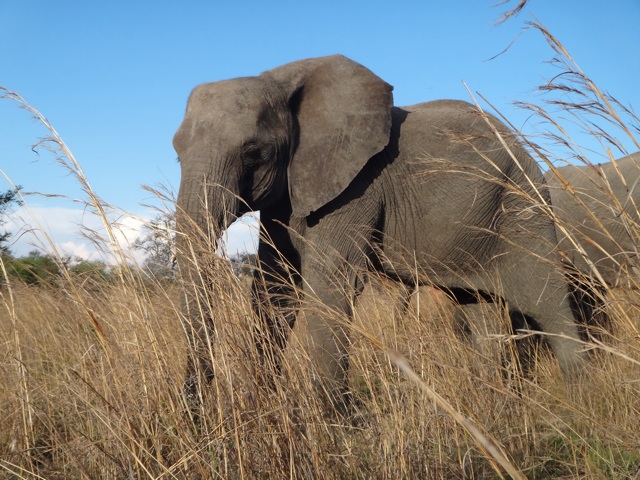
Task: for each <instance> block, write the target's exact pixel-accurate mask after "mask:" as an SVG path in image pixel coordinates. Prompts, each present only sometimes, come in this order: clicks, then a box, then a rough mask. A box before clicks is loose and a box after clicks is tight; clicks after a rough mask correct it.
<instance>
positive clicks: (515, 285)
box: [500, 254, 586, 377]
mask: <svg viewBox="0 0 640 480" xmlns="http://www.w3.org/2000/svg"><path fill="white" fill-rule="evenodd" d="M509 257H511V258H509ZM502 260H503V262H505V263H503V265H502V269H501V270H500V271H501V272H503V274H502V276H501V284H502V287H501V290H502V295H503V297H504V299H505V300H506V301H507V302H509V307H510V309H512V310H517V311H519V312H521V313H522V314H524V315H526V316H528V317H531V318H532V319H533V320H534V321H535V322H536V323H537V324H538V325H539V326H540V330H541V331H542V333H543V334H547V335H546V339H547V341H548V342H549V344H550V345H551V348H552V350H553V352H554V354H555V356H556V358H557V360H558V363H559V364H560V368H561V369H562V371H563V373H564V374H565V376H567V377H573V376H576V375H578V374H579V373H580V372H581V371H583V369H584V365H585V361H586V353H585V352H584V351H583V346H582V344H581V342H580V335H579V332H578V325H577V324H576V321H575V317H574V313H573V311H572V308H571V304H570V301H569V298H568V294H569V289H568V285H567V282H566V279H565V278H564V275H563V273H562V272H561V270H560V268H557V267H555V266H554V265H552V264H551V263H550V262H549V261H547V260H545V259H544V258H541V257H534V256H533V255H515V254H512V255H506V256H505V257H503V259H502ZM505 266H506V268H505ZM511 316H512V319H513V313H512V314H511Z"/></svg>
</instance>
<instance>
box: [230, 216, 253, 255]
mask: <svg viewBox="0 0 640 480" xmlns="http://www.w3.org/2000/svg"><path fill="white" fill-rule="evenodd" d="M259 223H260V215H259V214H258V213H256V212H254V213H249V214H247V215H244V216H243V217H241V218H239V219H238V220H236V221H235V222H234V223H233V224H232V225H231V226H230V227H229V228H228V230H227V231H226V232H225V234H224V235H223V237H222V240H223V244H224V247H225V249H226V251H227V254H228V255H235V254H236V253H238V252H255V251H256V250H257V249H258V232H259V228H260V225H259Z"/></svg>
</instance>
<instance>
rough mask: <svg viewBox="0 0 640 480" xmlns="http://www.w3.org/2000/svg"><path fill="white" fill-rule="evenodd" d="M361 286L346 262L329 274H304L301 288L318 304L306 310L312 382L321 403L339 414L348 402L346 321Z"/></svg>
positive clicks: (350, 404)
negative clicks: (303, 287)
mask: <svg viewBox="0 0 640 480" xmlns="http://www.w3.org/2000/svg"><path fill="white" fill-rule="evenodd" d="M323 270H324V269H323ZM362 286H363V284H362V282H361V279H360V278H359V276H358V275H357V273H356V270H355V269H354V268H352V267H351V266H349V265H348V264H347V263H346V262H343V263H342V264H341V265H340V266H339V267H336V268H333V269H332V274H328V275H327V274H324V273H321V272H318V273H314V274H311V275H308V276H306V277H305V291H306V292H309V297H311V298H313V299H314V300H315V301H317V302H318V304H319V305H318V307H317V308H316V306H313V307H312V308H310V309H309V312H308V314H307V322H308V347H309V354H310V357H311V362H312V367H313V373H314V384H315V386H316V389H317V390H318V393H319V395H320V397H321V398H322V399H323V401H324V402H325V404H326V405H327V406H328V407H329V408H330V409H332V410H333V411H337V412H338V413H341V414H348V413H349V410H350V408H351V406H352V402H351V395H350V392H349V388H348V370H349V345H350V340H349V334H348V325H347V322H348V321H350V320H351V318H352V316H353V302H354V300H355V297H356V296H357V295H358V293H359V292H360V291H361V290H362Z"/></svg>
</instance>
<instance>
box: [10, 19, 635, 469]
mask: <svg viewBox="0 0 640 480" xmlns="http://www.w3.org/2000/svg"><path fill="white" fill-rule="evenodd" d="M537 28H539V27H537ZM540 30H541V32H542V33H543V34H544V35H546V36H547V38H548V40H549V42H550V45H551V46H552V47H553V48H554V49H555V54H556V55H557V57H556V61H557V62H559V63H558V66H559V68H560V69H561V70H560V72H559V73H560V74H559V75H558V76H557V77H556V79H555V80H554V82H552V83H550V84H547V85H545V86H544V90H545V92H546V93H545V95H546V97H543V100H542V103H543V104H541V105H523V108H529V109H531V110H532V112H533V113H534V114H535V115H537V116H538V118H540V119H541V121H544V122H546V125H547V130H546V131H547V132H549V134H550V135H551V136H552V137H553V141H554V142H555V143H556V145H557V146H558V149H557V150H556V152H557V153H555V154H553V155H552V154H551V153H550V152H551V150H550V149H549V148H548V147H544V146H542V145H541V144H539V143H538V144H537V143H535V142H533V141H532V140H531V139H530V138H528V139H523V141H524V142H525V143H526V144H527V146H528V148H529V149H530V151H531V152H532V153H533V154H534V155H535V156H536V157H537V158H538V159H539V160H540V162H541V163H542V164H545V163H546V164H548V165H552V164H554V163H557V161H558V160H567V159H571V160H572V161H573V162H582V163H585V164H589V160H588V158H587V156H586V155H584V153H583V152H582V151H581V150H580V149H579V148H578V147H576V146H575V145H574V144H573V142H571V140H570V139H567V138H566V137H563V133H562V132H563V131H564V129H563V128H562V123H561V122H562V121H564V120H562V121H561V120H559V118H561V117H562V118H563V119H566V118H570V119H571V120H570V121H572V122H579V124H580V125H582V126H583V127H584V128H588V129H591V130H592V131H593V132H594V136H597V138H599V139H600V141H601V144H602V146H603V151H605V152H608V155H610V156H611V158H615V157H616V155H615V152H618V149H619V148H620V146H621V144H620V142H619V141H618V138H620V136H621V135H624V136H627V138H631V139H632V141H633V142H634V143H635V145H636V146H638V148H639V149H640V145H639V144H638V142H637V141H636V140H635V138H637V134H638V132H639V129H638V119H637V117H635V116H634V115H633V114H632V112H630V111H629V110H627V109H626V108H625V107H624V106H622V105H620V104H618V103H617V102H616V101H615V99H613V98H612V97H610V96H608V95H605V94H603V93H602V92H601V91H600V90H599V89H598V88H597V87H596V86H595V85H594V84H593V83H592V82H591V81H590V80H589V79H588V78H587V77H586V76H584V75H583V74H582V72H580V71H579V70H578V69H577V67H575V65H573V63H572V62H571V60H570V58H569V57H567V55H566V54H565V52H564V51H563V49H562V47H561V46H560V45H559V43H558V42H556V40H555V39H554V38H553V37H552V36H551V35H550V34H549V33H548V32H546V31H544V30H543V29H540ZM554 93H555V94H558V95H554ZM6 94H7V92H5V96H7V95H6ZM11 98H13V99H14V100H18V101H21V99H20V98H19V97H17V96H14V97H11ZM559 98H560V99H561V100H559ZM31 110H32V112H33V113H34V114H35V115H36V116H37V117H39V118H40V119H41V120H42V121H43V122H45V125H48V124H47V123H46V120H44V119H43V118H42V117H40V116H39V115H38V114H37V112H36V111H35V110H33V109H31ZM558 112H561V113H562V114H561V115H559V114H558ZM594 118H595V119H596V120H597V121H595V120H593V119H594ZM603 123H604V124H606V126H607V130H606V132H607V133H605V130H603V129H602V128H601V126H602V124H603ZM52 133H53V134H54V137H53V142H54V144H55V147H56V148H57V149H58V150H59V151H60V152H61V153H62V154H63V158H64V159H63V161H64V162H65V166H66V167H67V168H69V169H70V170H71V171H72V172H73V174H74V175H76V178H77V179H78V181H79V182H80V183H81V184H82V185H83V188H84V189H85V191H86V192H88V199H87V204H88V208H91V209H93V210H94V211H96V212H98V213H100V212H101V211H103V205H104V204H103V202H102V201H101V200H100V198H99V197H98V196H97V195H96V194H95V193H94V192H93V190H91V188H90V186H89V183H88V180H87V179H86V177H85V176H84V174H83V173H82V169H81V168H80V166H79V164H78V162H76V160H75V159H74V157H73V155H72V153H71V152H70V151H69V150H68V149H67V148H66V146H65V144H64V143H63V142H62V140H61V139H60V138H59V137H57V136H55V131H53V130H52ZM545 140H548V139H545ZM104 218H105V222H106V217H104ZM627 220H628V222H627V224H628V225H629V228H630V229H632V230H633V231H634V232H636V233H637V231H638V230H637V228H638V225H637V224H636V223H635V221H634V220H633V219H632V218H629V219H627ZM162 222H163V220H162V219H160V218H158V219H155V220H154V221H152V222H150V225H149V228H150V230H149V232H148V233H149V234H154V235H155V234H156V233H157V232H159V231H160V232H164V233H162V234H161V235H166V234H172V233H173V232H172V231H171V228H172V227H171V226H170V225H169V226H167V225H164V224H163V223H162ZM159 227H162V228H159ZM107 231H108V229H107ZM154 232H155V233H154ZM146 238H147V239H148V238H149V236H147V237H146ZM162 239H166V236H165V237H162ZM162 239H161V241H160V243H161V244H162V241H163V240H162ZM94 240H95V242H97V243H100V242H102V243H103V244H104V245H105V250H107V249H108V248H107V247H109V248H111V243H112V241H111V240H110V237H109V235H107V238H105V239H102V238H95V239H94ZM152 243H153V242H151V243H145V241H144V239H143V240H141V243H140V244H139V247H140V248H142V249H144V251H145V252H147V254H148V255H149V256H153V255H156V257H154V259H153V261H151V262H149V263H148V264H145V265H143V266H142V267H136V266H127V267H119V268H107V266H106V265H104V264H100V263H96V262H86V261H81V262H70V261H65V259H60V258H56V257H55V255H54V256H52V255H50V254H44V253H38V252H34V253H32V254H30V255H29V256H28V257H26V258H23V259H14V258H11V257H10V256H9V255H4V256H2V257H1V273H2V277H3V282H2V287H1V289H0V327H1V328H0V344H1V345H2V348H0V472H1V473H0V476H2V477H3V478H11V479H22V478H24V479H40V478H47V479H67V478H86V479H95V478H104V479H108V478H113V479H122V478H154V479H155V478H157V479H160V478H163V479H164V478H167V479H194V478H203V479H205V478H207V479H208V478H225V479H226V478H274V479H276V478H300V479H302V478H304V479H307V478H362V479H365V478H380V479H383V478H384V479H397V478H532V479H535V478H639V477H640V294H639V293H638V290H637V288H638V284H637V280H635V279H633V278H631V279H630V280H629V282H628V285H626V286H625V287H618V288H611V289H609V288H607V289H605V292H604V297H605V300H606V301H605V303H604V307H603V308H604V309H605V310H606V313H607V314H608V315H609V318H610V321H609V323H608V324H607V325H606V329H603V330H601V331H599V332H598V333H599V335H598V336H597V337H595V338H592V340H590V341H589V342H587V343H585V348H588V349H590V351H591V360H590V367H589V370H588V372H587V373H586V375H585V378H583V379H581V381H580V382H578V383H576V384H567V383H566V382H565V381H564V379H563V376H562V375H561V373H560V371H559V368H558V366H557V364H556V362H555V359H554V358H553V356H552V355H551V354H550V353H549V352H548V351H547V350H546V349H545V348H544V345H542V346H541V347H539V348H536V350H535V352H533V355H534V361H533V362H532V363H531V362H530V363H528V368H527V371H523V368H522V367H521V362H520V360H521V358H523V357H522V355H521V352H520V351H519V349H518V340H521V339H522V338H523V337H528V336H529V335H528V334H526V333H521V334H518V335H514V334H513V333H512V332H511V330H510V328H509V327H510V325H509V323H510V322H509V320H508V318H506V315H505V313H504V312H503V311H501V310H500V308H498V307H496V306H494V305H492V304H481V305H479V306H478V307H477V308H476V312H475V313H477V315H474V319H476V320H477V319H482V321H474V322H471V329H472V331H473V340H472V341H469V339H468V338H465V337H464V336H461V335H459V334H458V332H457V328H458V327H457V325H456V323H455V321H454V313H453V306H452V305H450V304H449V303H448V302H447V301H445V300H443V298H442V297H441V296H440V295H438V294H437V293H435V292H434V291H432V290H429V289H422V290H419V291H418V293H417V294H415V295H413V298H412V301H411V304H410V306H409V308H408V309H407V310H406V311H404V310H402V309H400V308H398V306H399V302H398V289H397V287H396V286H394V285H393V284H390V283H389V282H388V281H386V280H383V279H377V278H372V279H371V280H372V281H371V284H370V286H369V287H367V289H366V290H365V292H364V293H363V295H362V297H361V299H360V300H359V302H358V304H357V307H356V310H355V312H356V313H355V319H354V321H353V324H352V328H351V332H352V334H351V340H352V346H351V350H352V356H351V359H352V360H351V361H352V363H351V379H350V383H351V386H352V388H353V393H354V397H355V401H356V409H357V412H358V419H359V421H357V422H354V421H353V419H340V418H334V417H330V416H327V415H326V414H325V412H324V411H323V406H322V405H321V404H320V403H319V401H318V399H317V397H316V395H315V394H314V389H313V385H312V383H311V375H310V372H309V371H308V368H309V365H308V362H307V361H306V354H305V341H304V330H305V325H304V315H301V318H300V319H299V322H298V324H297V325H296V327H295V329H294V330H293V332H292V334H291V335H292V337H291V341H290V343H289V345H288V347H287V349H286V351H285V355H284V358H285V360H284V364H283V371H282V375H281V376H280V377H278V378H276V379H275V380H274V382H273V385H268V384H266V385H265V382H264V381H263V377H262V376H261V375H260V370H259V368H258V367H257V366H258V361H257V358H258V354H257V352H256V349H255V342H254V334H255V331H256V328H255V327H256V324H255V319H254V316H253V314H252V310H251V306H250V304H249V300H248V295H247V293H248V289H247V282H246V281H245V280H244V278H243V275H238V272H240V273H249V270H250V269H251V268H253V262H254V259H252V258H250V257H247V258H245V259H242V260H241V263H242V264H243V265H249V267H237V266H236V267H235V270H236V271H234V266H233V265H232V264H231V263H230V262H228V261H226V260H223V259H220V258H219V257H217V256H216V255H215V254H213V250H214V249H213V248H212V246H209V247H210V248H209V249H208V250H210V251H211V255H209V256H206V258H205V257H204V256H202V257H199V258H198V259H197V260H198V262H199V268H201V269H213V270H214V272H215V275H214V276H213V278H215V282H214V284H212V285H207V289H208V293H207V300H208V301H207V302H203V303H202V305H203V307H202V308H210V309H211V314H212V317H213V318H214V319H215V335H216V339H215V351H214V352H212V355H213V358H214V362H215V366H216V378H215V380H214V382H213V384H212V385H211V386H210V387H208V388H206V389H205V391H204V392H203V404H202V405H201V406H200V407H199V410H198V412H195V413H197V417H198V418H197V421H196V418H195V417H194V415H193V412H191V411H190V409H189V406H188V405H186V403H185V399H184V398H183V395H182V381H183V375H184V369H185V364H186V359H187V357H188V355H189V352H188V349H187V343H186V340H185V335H184V331H183V327H182V323H181V319H182V315H183V313H182V309H181V291H182V290H181V289H182V288H183V287H186V288H189V287H193V285H192V286H190V285H180V284H179V282H178V281H176V280H175V279H174V278H173V276H172V275H165V274H167V272H168V271H171V255H168V256H167V251H165V250H163V249H162V248H156V247H157V246H158V245H157V244H156V245H153V244H152ZM198 250H199V251H201V250H202V249H198ZM121 258H122V259H123V262H122V263H124V264H126V260H127V255H126V253H124V252H122V253H121ZM167 262H169V263H167ZM159 265H160V266H159ZM167 268H168V270H167ZM154 272H155V273H156V274H153V273H154ZM88 278H90V279H91V281H87V279H88ZM476 317H477V318H476ZM337 321H340V320H339V319H337ZM529 353H531V352H529ZM267 383H269V382H267Z"/></svg>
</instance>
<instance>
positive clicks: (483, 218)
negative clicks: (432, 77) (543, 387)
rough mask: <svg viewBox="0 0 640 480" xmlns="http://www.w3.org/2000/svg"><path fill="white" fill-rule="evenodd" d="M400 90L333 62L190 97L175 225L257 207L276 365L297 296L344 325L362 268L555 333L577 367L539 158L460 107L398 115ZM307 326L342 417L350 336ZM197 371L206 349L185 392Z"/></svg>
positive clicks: (260, 290) (260, 305)
mask: <svg viewBox="0 0 640 480" xmlns="http://www.w3.org/2000/svg"><path fill="white" fill-rule="evenodd" d="M391 90H392V87H390V86H389V85H388V84H386V83H385V82H383V81H382V80H381V79H379V78H378V77H377V76H375V75H374V74H373V73H372V72H370V71H369V70H367V69H366V68H364V67H362V66H361V65H358V64H357V63H355V62H353V61H351V60H349V59H346V58H345V57H342V56H339V55H336V56H331V57H322V58H317V59H308V60H301V61H299V62H294V63H291V64H287V65H284V66H282V67H278V68H276V69H274V70H270V71H268V72H265V73H263V74H262V75H260V76H259V77H247V78H242V79H235V80H228V81H223V82H216V83H211V84H204V85H202V86H200V87H197V88H196V89H195V90H194V92H193V93H192V95H191V97H190V100H189V103H188V106H187V112H186V115H185V119H184V121H183V123H182V125H181V127H180V129H179V130H178V132H177V133H176V136H175V138H174V145H175V148H176V151H177V152H178V154H179V158H180V162H181V168H182V178H181V184H180V192H179V195H178V209H179V212H178V224H179V227H180V225H182V226H183V227H185V226H186V224H187V223H190V222H193V223H195V224H197V225H199V226H200V228H201V229H203V230H207V229H209V228H212V227H211V226H210V225H211V224H210V223H207V221H206V220H205V218H206V216H207V214H208V215H210V216H211V218H213V228H214V229H217V230H218V231H217V232H215V234H216V235H219V233H220V231H221V230H222V229H224V228H226V227H227V226H228V224H229V223H230V221H232V220H233V219H234V218H235V217H236V216H238V215H240V214H242V213H243V212H245V211H248V210H260V212H261V215H260V218H261V232H260V243H259V246H258V259H259V262H260V267H261V268H258V269H256V274H255V278H254V286H253V297H254V305H255V307H256V312H257V313H258V315H260V316H261V318H262V319H263V320H264V329H263V332H262V334H261V335H259V336H260V337H261V339H260V340H259V341H258V347H259V349H260V351H261V353H262V355H263V356H264V357H267V356H268V357H271V358H272V359H275V360H274V361H275V363H276V364H277V357H278V355H279V351H280V350H281V349H282V348H283V346H284V344H285V342H286V338H287V330H288V329H289V328H290V327H291V326H293V323H294V321H295V309H296V300H295V293H294V291H295V290H296V289H300V288H301V289H302V290H303V291H304V294H305V296H307V297H309V298H313V299H316V300H317V301H319V302H320V303H321V304H322V305H324V306H325V307H328V308H329V309H330V310H331V311H333V312H337V313H340V314H343V315H344V316H345V317H347V318H348V317H349V316H350V315H351V314H352V312H351V308H352V307H351V306H352V304H353V299H354V297H355V296H356V295H357V294H358V293H359V291H360V290H361V288H362V285H363V281H364V280H365V278H366V275H365V272H366V271H367V270H376V271H378V272H382V273H383V274H385V275H386V276H388V277H390V278H393V279H395V280H398V281H401V282H403V283H406V284H409V285H416V284H424V285H434V286H437V287H439V288H441V289H443V290H446V291H447V292H449V293H450V294H451V295H453V296H460V297H461V298H462V299H463V301H464V302H466V301H469V298H471V297H473V295H474V294H473V292H479V295H482V296H484V297H487V296H488V297H491V298H495V299H500V300H502V301H506V302H508V304H509V307H510V308H511V309H512V310H514V311H518V312H521V313H522V314H524V315H526V316H527V317H529V318H532V319H534V320H535V322H536V323H537V325H538V326H539V327H540V328H541V330H543V331H544V332H547V333H549V334H552V335H551V336H550V337H549V340H550V343H551V346H552V348H553V350H554V352H555V354H556V356H557V358H558V360H559V363H560V366H561V367H562V369H563V370H564V372H565V373H568V374H570V373H572V372H574V371H576V370H579V369H580V366H581V365H582V363H583V358H584V354H583V353H581V351H580V346H579V344H578V342H577V341H576V340H577V339H578V333H577V327H576V325H575V322H574V317H573V313H572V310H571V306H570V304H569V301H568V300H567V291H568V290H567V284H566V281H565V279H564V277H563V274H562V272H561V270H560V268H559V265H560V258H559V256H558V254H557V253H556V252H555V250H554V247H555V245H556V233H555V228H554V224H553V222H552V220H551V218H550V216H549V215H548V214H547V212H546V211H545V208H546V204H548V202H549V197H548V192H547V190H546V188H545V187H544V181H543V178H542V173H541V172H540V169H539V167H538V165H537V164H536V162H535V161H534V160H533V159H532V158H531V157H530V156H529V155H528V154H527V153H526V152H525V151H524V149H523V148H522V147H521V146H520V145H519V144H518V142H517V141H515V139H514V138H513V135H512V134H511V133H510V132H509V131H508V129H507V128H506V127H505V126H504V125H503V124H501V123H500V122H499V121H498V120H497V119H495V118H494V117H492V116H489V115H486V114H484V113H482V112H480V111H479V110H478V109H477V108H475V107H473V106H472V105H470V104H468V103H466V102H461V101H455V100H440V101H433V102H428V103H422V104H418V105H414V106H411V107H402V108H400V107H394V106H393V101H392V95H391ZM184 250H186V249H184ZM178 260H179V267H180V269H181V275H183V278H184V277H185V276H192V277H193V276H194V275H193V273H192V272H191V273H190V270H192V268H193V267H192V266H191V264H192V262H191V261H190V260H189V259H188V258H187V256H186V255H184V254H182V255H179V257H178ZM187 303H189V301H187ZM192 310H196V311H201V310H198V309H192ZM194 316H195V317H196V318H193V317H194ZM197 317H198V314H195V315H192V322H194V323H196V324H197V325H196V327H194V328H187V331H191V332H195V333H192V335H191V337H190V341H191V343H192V346H193V347H194V349H195V350H196V351H200V352H202V351H205V352H207V353H208V351H209V350H208V349H207V348H203V347H202V344H203V343H206V342H207V341H210V338H211V335H212V333H211V331H210V330H211V329H210V325H211V321H212V319H208V318H197ZM307 319H308V324H309V327H308V329H309V349H310V355H311V358H312V361H313V363H314V367H315V372H316V379H317V384H318V386H319V391H320V392H325V393H326V394H327V399H328V400H329V401H330V403H331V404H332V405H333V406H335V407H338V408H340V407H341V405H342V406H344V405H345V403H347V402H346V400H345V399H346V398H348V389H347V370H348V344H349V340H348V334H347V329H346V327H345V325H344V323H343V322H340V321H336V319H335V318H334V317H332V316H331V315H325V314H322V313H321V311H320V310H318V309H310V311H309V312H307ZM199 326H202V327H199ZM199 345H200V346H199ZM198 372H201V373H202V372H204V373H205V374H206V378H207V379H208V378H210V376H211V375H212V369H211V363H210V359H208V358H207V354H206V353H205V354H204V355H200V356H199V358H198V361H197V362H195V361H194V362H191V363H190V366H189V371H188V373H187V382H186V384H187V388H193V385H194V384H196V381H195V380H194V379H195V378H196V377H197V375H198Z"/></svg>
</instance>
